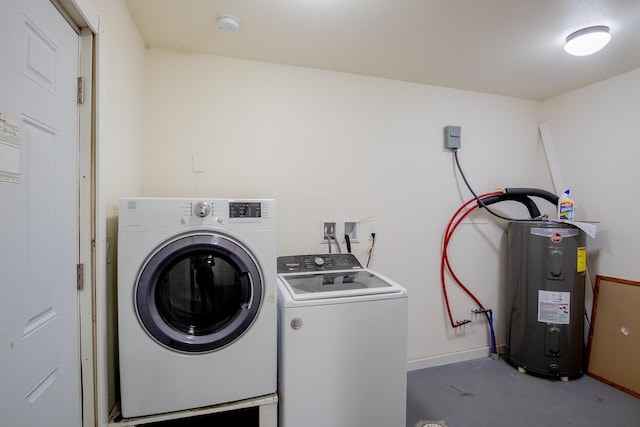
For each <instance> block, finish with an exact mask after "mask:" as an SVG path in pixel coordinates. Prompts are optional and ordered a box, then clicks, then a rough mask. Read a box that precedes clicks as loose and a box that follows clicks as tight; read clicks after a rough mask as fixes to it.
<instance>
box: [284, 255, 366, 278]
mask: <svg viewBox="0 0 640 427" xmlns="http://www.w3.org/2000/svg"><path fill="white" fill-rule="evenodd" d="M355 269H362V264H360V262H359V261H358V259H357V258H356V257H355V256H354V255H353V254H318V255H289V256H281V257H278V273H279V274H283V273H305V272H315V271H332V270H355Z"/></svg>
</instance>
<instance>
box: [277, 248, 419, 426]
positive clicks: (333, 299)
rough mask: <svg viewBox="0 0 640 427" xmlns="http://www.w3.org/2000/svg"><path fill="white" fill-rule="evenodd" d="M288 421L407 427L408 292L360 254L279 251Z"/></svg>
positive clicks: (283, 396) (281, 371)
mask: <svg viewBox="0 0 640 427" xmlns="http://www.w3.org/2000/svg"><path fill="white" fill-rule="evenodd" d="M278 339H279V343H278V391H279V396H280V398H279V407H280V410H279V414H278V416H279V420H280V423H279V425H280V427H301V426H305V427H327V426H331V427H354V426H367V427H401V426H402V427H403V426H404V425H405V423H406V421H405V420H406V391H407V390H406V388H407V377H406V375H407V371H406V367H407V292H406V290H405V289H404V288H403V287H402V286H400V285H398V284H397V283H395V282H393V281H391V280H390V279H388V278H386V277H384V276H382V275H380V274H378V273H375V272H373V271H371V270H369V269H366V268H363V267H362V265H361V264H360V263H359V262H358V260H357V259H356V258H355V256H353V255H352V254H323V255H300V256H286V257H280V258H278Z"/></svg>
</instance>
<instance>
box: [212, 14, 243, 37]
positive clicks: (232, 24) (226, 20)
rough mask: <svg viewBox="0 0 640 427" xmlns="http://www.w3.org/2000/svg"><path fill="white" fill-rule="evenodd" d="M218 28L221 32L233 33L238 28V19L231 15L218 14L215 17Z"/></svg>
mask: <svg viewBox="0 0 640 427" xmlns="http://www.w3.org/2000/svg"><path fill="white" fill-rule="evenodd" d="M216 24H217V25H218V30H220V31H222V32H223V33H233V32H235V31H238V30H239V29H240V20H239V19H238V18H236V17H235V16H233V15H220V16H218V17H217V18H216Z"/></svg>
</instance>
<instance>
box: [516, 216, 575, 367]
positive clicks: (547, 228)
mask: <svg viewBox="0 0 640 427" xmlns="http://www.w3.org/2000/svg"><path fill="white" fill-rule="evenodd" d="M585 271H586V236H585V233H584V232H583V231H582V230H580V229H579V228H577V227H574V226H573V225H570V224H566V223H556V222H550V221H531V222H511V223H510V224H509V235H508V268H507V317H508V331H507V352H506V356H507V360H508V361H509V362H511V363H512V364H513V365H515V366H517V367H518V368H520V369H521V370H526V371H529V372H531V373H534V374H538V375H542V376H548V377H553V378H561V379H568V378H576V377H579V376H580V375H582V371H583V365H584V362H583V355H584V321H583V313H584V284H585Z"/></svg>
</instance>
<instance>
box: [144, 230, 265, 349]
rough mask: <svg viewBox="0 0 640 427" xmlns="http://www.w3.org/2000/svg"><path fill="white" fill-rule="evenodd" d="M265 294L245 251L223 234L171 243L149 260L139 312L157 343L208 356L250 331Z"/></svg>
mask: <svg viewBox="0 0 640 427" xmlns="http://www.w3.org/2000/svg"><path fill="white" fill-rule="evenodd" d="M262 289H263V286H262V280H261V277H260V272H259V269H258V267H257V265H256V263H255V262H254V260H253V258H252V257H251V255H250V254H249V252H248V251H247V250H246V249H244V248H243V247H242V246H240V245H239V244H238V243H236V242H234V241H233V240H230V239H229V238H227V237H224V236H221V235H218V234H194V235H188V236H185V237H181V238H178V239H176V240H173V241H171V242H170V243H168V244H166V245H165V246H163V247H162V248H161V249H160V250H158V251H157V252H156V253H155V254H154V255H153V256H152V257H151V258H150V259H149V260H148V261H147V263H146V264H145V266H144V268H143V269H142V272H141V273H140V276H139V278H138V283H137V284H136V288H135V307H136V311H137V313H138V317H139V319H140V322H141V323H142V325H143V326H144V328H145V330H146V331H147V332H148V333H149V335H150V336H151V337H152V338H153V339H155V340H156V341H157V342H158V343H160V344H162V345H164V346H166V347H167V348H169V349H172V350H175V351H179V352H185V353H204V352H211V351H215V350H217V349H220V348H222V347H224V346H226V345H228V344H230V343H232V342H233V341H235V340H236V339H238V338H239V337H240V336H241V335H242V334H243V333H244V332H245V331H246V330H247V329H248V328H249V327H250V326H251V324H252V323H253V320H254V319H255V317H256V316H257V314H258V310H259V308H260V304H261V301H262V294H263V291H262Z"/></svg>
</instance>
